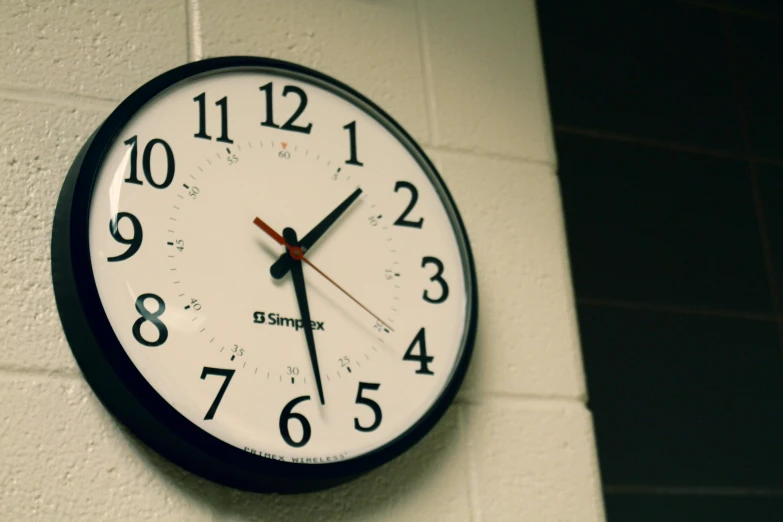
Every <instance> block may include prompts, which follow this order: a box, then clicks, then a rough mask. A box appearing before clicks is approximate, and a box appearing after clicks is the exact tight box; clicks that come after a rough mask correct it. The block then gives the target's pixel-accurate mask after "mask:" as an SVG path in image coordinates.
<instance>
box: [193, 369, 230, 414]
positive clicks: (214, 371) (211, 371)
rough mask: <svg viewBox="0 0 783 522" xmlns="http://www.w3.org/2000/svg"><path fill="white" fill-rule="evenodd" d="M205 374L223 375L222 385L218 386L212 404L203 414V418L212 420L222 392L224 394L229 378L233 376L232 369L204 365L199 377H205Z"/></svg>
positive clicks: (221, 398)
mask: <svg viewBox="0 0 783 522" xmlns="http://www.w3.org/2000/svg"><path fill="white" fill-rule="evenodd" d="M207 375H219V376H220V377H223V385H222V386H221V387H220V390H218V393H217V396H216V397H215V400H214V401H212V406H210V407H209V411H207V414H206V415H205V416H204V420H212V419H214V418H215V412H217V409H218V406H220V401H221V400H223V394H225V393H226V390H227V389H228V383H230V382H231V378H232V377H233V376H234V370H228V369H223V368H209V367H208V366H204V370H202V372H201V379H202V380H203V379H206V378H207Z"/></svg>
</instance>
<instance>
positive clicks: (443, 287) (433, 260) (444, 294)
mask: <svg viewBox="0 0 783 522" xmlns="http://www.w3.org/2000/svg"><path fill="white" fill-rule="evenodd" d="M429 264H433V265H435V266H436V267H437V269H438V271H437V272H436V273H435V275H434V276H432V277H430V281H437V282H438V284H439V285H440V296H438V297H436V298H434V299H433V298H432V297H430V294H429V292H428V291H427V290H424V294H423V295H422V298H423V299H424V300H425V301H427V302H428V303H433V304H438V303H442V302H443V301H445V300H446V298H448V297H449V285H448V283H446V280H445V279H443V278H442V277H441V276H442V275H443V263H442V262H441V260H440V259H438V258H437V257H430V256H427V257H425V258H423V259H422V260H421V267H422V268H424V267H425V266H427V265H429Z"/></svg>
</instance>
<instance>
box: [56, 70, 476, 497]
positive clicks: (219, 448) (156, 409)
mask: <svg viewBox="0 0 783 522" xmlns="http://www.w3.org/2000/svg"><path fill="white" fill-rule="evenodd" d="M237 68H251V69H258V68H262V69H267V70H269V69H272V70H277V71H280V73H281V74H283V75H288V76H291V75H294V76H298V77H300V79H304V80H305V81H313V82H314V83H317V84H318V85H319V86H324V85H326V86H328V87H329V88H330V90H331V91H332V92H334V93H336V94H338V95H341V96H343V97H344V98H346V99H347V100H348V101H350V102H351V103H353V104H354V105H357V106H359V107H360V108H361V109H362V110H364V111H365V112H366V113H368V114H369V115H370V116H371V117H373V118H374V119H376V120H377V121H378V122H379V123H381V124H382V125H383V126H384V127H385V128H387V129H388V130H389V131H391V132H392V133H393V134H394V135H395V136H396V137H397V138H398V140H399V141H400V142H401V143H402V145H403V146H405V147H406V149H407V150H408V151H409V152H410V153H411V154H412V155H413V156H414V157H415V158H416V159H417V161H418V162H419V164H420V165H421V166H422V169H423V170H424V172H425V173H426V174H427V176H428V177H429V178H430V181H431V182H432V183H433V185H434V187H435V188H436V190H437V192H438V194H439V196H440V198H441V200H442V202H443V204H444V207H445V209H446V211H447V212H448V213H449V218H450V220H451V223H452V226H453V228H454V231H455V235H456V236H457V240H458V242H459V243H460V251H461V255H462V261H463V265H464V267H465V274H464V275H465V287H466V291H467V308H468V310H467V312H468V313H467V320H468V324H467V327H466V329H465V335H464V336H463V342H462V348H461V354H460V356H459V359H458V361H457V363H456V365H455V367H454V369H453V371H452V374H451V377H450V379H449V380H448V382H447V384H446V386H445V387H444V389H443V390H442V392H441V394H440V396H439V397H438V399H437V400H436V401H435V402H434V403H433V405H432V406H431V407H430V409H429V410H428V411H427V412H426V413H425V414H424V415H423V416H422V417H421V418H420V419H419V420H418V421H417V422H416V423H415V424H414V425H413V426H411V427H410V428H409V429H408V430H407V431H406V432H404V433H403V434H402V435H400V436H399V437H397V438H396V439H394V440H392V441H390V442H389V443H387V444H385V445H384V446H381V447H380V448H377V449H376V450H373V451H372V452H369V453H366V454H364V455H361V456H359V457H354V458H352V459H350V460H346V461H341V462H335V463H327V464H298V463H296V464H294V463H289V462H280V461H275V460H272V459H268V458H265V457H262V456H258V455H254V454H251V453H248V452H246V451H243V450H241V449H239V448H237V447H235V446H232V445H230V444H228V443H226V442H223V441H222V440H220V439H217V438H216V437H214V436H213V435H210V434H209V433H207V432H206V431H204V430H202V429H201V428H200V427H198V426H197V425H195V424H193V423H192V422H191V421H189V420H188V419H187V418H185V417H184V416H183V415H182V414H180V413H179V412H178V411H177V410H176V409H174V408H173V407H172V406H171V405H169V404H168V402H166V400H165V399H163V397H161V396H160V395H159V394H158V393H157V391H155V389H154V388H153V387H152V385H150V384H149V383H148V382H147V380H146V379H145V378H144V377H143V376H142V375H141V373H140V372H139V370H138V369H137V368H136V367H135V365H134V364H133V363H132V362H131V360H130V358H129V357H128V355H127V354H126V352H125V350H124V349H123V348H122V346H121V344H120V342H119V340H118V339H117V337H116V335H115V334H114V330H113V328H112V327H111V325H110V323H109V319H108V317H107V316H106V313H105V311H104V309H103V305H102V303H101V300H100V297H99V294H98V289H97V286H96V284H95V279H94V276H93V271H92V265H91V261H90V250H89V241H88V237H89V235H88V219H89V209H90V203H91V199H92V190H93V187H94V184H95V179H96V177H97V175H98V173H99V169H100V166H101V164H102V162H103V160H104V157H105V155H106V153H107V152H108V150H109V147H110V146H111V145H112V144H113V142H114V141H115V139H116V137H117V136H118V135H119V133H120V132H121V131H122V129H123V127H124V126H125V125H126V123H127V122H128V121H129V120H130V119H131V118H132V117H133V116H134V115H135V114H136V113H137V112H138V111H139V110H140V109H141V108H143V107H144V106H145V105H146V104H147V103H148V102H150V101H151V100H152V99H153V98H155V97H156V96H158V95H159V94H161V93H162V92H163V91H165V90H166V89H168V88H170V87H172V86H174V85H175V84H178V83H179V82H182V81H186V80H188V79H190V78H193V77H195V76H199V75H202V74H206V73H214V72H215V71H217V70H220V69H226V70H228V71H230V70H236V69H237ZM357 102H358V103H357ZM51 247H52V251H51V254H52V278H53V284H54V291H55V298H56V302H57V308H58V311H59V314H60V318H61V322H62V324H63V329H64V331H65V334H66V338H67V339H68V342H69V345H70V346H71V350H72V352H73V354H74V357H75V359H76V361H77V363H78V365H79V367H80V369H81V371H82V373H83V375H84V377H85V380H87V382H88V383H89V385H90V386H91V388H92V389H93V391H94V392H95V394H96V395H97V396H98V398H99V399H100V401H101V402H102V403H103V405H104V406H105V407H106V408H107V409H108V410H109V411H110V412H111V413H112V414H113V415H114V417H116V418H117V419H118V420H119V421H120V422H121V423H122V424H124V425H125V426H126V427H128V428H129V429H130V431H131V432H132V433H133V434H134V435H135V436H137V437H138V438H139V439H141V440H142V441H143V442H144V443H145V444H146V445H147V446H149V447H150V448H152V449H153V450H155V451H156V452H157V453H159V454H161V455H162V456H164V457H165V458H167V459H168V460H170V461H172V462H174V463H175V464H177V465H178V466H180V467H182V468H184V469H187V470H189V471H191V472H193V473H195V474H197V475H200V476H203V477H204V478H207V479H209V480H212V481H215V482H218V483H221V484H224V485H227V486H230V487H234V488H238V489H243V490H250V491H259V492H282V493H294V492H306V491H314V490H319V489H323V488H326V487H331V486H334V485H337V484H340V483H342V482H345V481H348V480H351V479H353V478H355V477H357V476H359V475H361V474H364V473H366V472H367V471H370V470H372V469H374V468H377V467H378V466H381V465H382V464H384V463H386V462H388V461H390V460H392V459H394V458H396V457H397V456H399V455H400V454H402V453H403V452H405V451H406V450H408V449H409V448H410V447H411V446H413V445H414V444H416V443H417V442H418V441H419V440H421V439H422V438H423V437H424V436H425V435H426V434H427V433H428V432H429V431H430V430H431V429H432V428H433V427H434V426H435V424H436V423H437V422H438V421H439V420H440V419H441V417H442V416H443V414H444V413H445V412H446V410H447V409H448V407H449V406H450V405H451V403H452V402H453V400H454V397H455V395H456V393H457V390H458V389H459V387H460V385H461V383H462V381H463V378H464V376H465V372H466V371H467V368H468V365H469V363H470V360H471V357H472V352H473V346H474V342H475V336H476V327H477V318H478V292H477V282H476V273H475V266H474V262H473V256H472V252H471V249H470V244H469V241H468V236H467V232H466V230H465V227H464V224H463V222H462V219H461V217H460V215H459V213H458V211H457V208H456V205H455V203H454V201H453V199H452V197H451V194H450V193H449V191H448V189H447V188H446V186H445V184H444V183H443V180H442V179H441V177H440V175H439V173H438V172H437V170H436V168H435V166H434V165H433V164H432V162H431V161H430V160H429V158H428V157H427V156H426V154H425V153H424V152H423V151H422V150H421V148H420V147H419V146H418V144H417V143H416V142H415V141H414V140H413V139H412V138H411V137H410V136H409V135H408V134H407V133H406V131H405V130H404V129H403V128H402V127H401V126H400V125H399V124H398V123H397V122H396V121H394V120H393V119H392V118H391V117H390V116H389V115H388V114H386V113H385V112H384V111H383V110H382V109H381V108H380V107H378V106H377V105H375V104H374V103H373V102H372V101H370V100H369V99H367V98H366V97H364V96H363V95H361V94H360V93H358V92H357V91H355V90H354V89H352V88H351V87H349V86H347V85H345V84H343V83H341V82H339V81H338V80H336V79H334V78H331V77H330V76H327V75H325V74H323V73H320V72H317V71H315V70H312V69H309V68H306V67H303V66H301V65H297V64H293V63H289V62H285V61H281V60H275V59H270V58H260V57H252V56H229V57H221V58H210V59H206V60H202V61H198V62H193V63H188V64H185V65H182V66H179V67H177V68H175V69H172V70H170V71H168V72H165V73H163V74H161V75H159V76H157V77H156V78H154V79H152V80H150V81H149V82H147V83H146V84H144V85H143V86H141V87H140V88H139V89H137V90H136V91H135V92H134V93H132V94H131V95H130V96H128V97H127V98H126V99H125V100H124V101H123V102H122V103H120V105H119V106H118V107H117V108H116V109H115V110H114V111H113V112H112V113H111V115H109V116H108V117H107V118H106V120H105V121H104V122H103V123H102V124H101V125H100V126H99V127H98V129H97V130H96V131H95V133H94V134H93V135H92V136H91V137H90V138H89V139H88V140H87V142H86V143H85V144H84V146H83V147H82V149H81V151H80V152H79V154H78V156H77V157H76V159H75V160H74V162H73V164H72V166H71V168H70V170H69V172H68V175H67V176H66V179H65V181H64V183H63V187H62V189H61V192H60V196H59V199H58V203H57V208H56V210H55V217H54V223H53V229H52V245H51Z"/></svg>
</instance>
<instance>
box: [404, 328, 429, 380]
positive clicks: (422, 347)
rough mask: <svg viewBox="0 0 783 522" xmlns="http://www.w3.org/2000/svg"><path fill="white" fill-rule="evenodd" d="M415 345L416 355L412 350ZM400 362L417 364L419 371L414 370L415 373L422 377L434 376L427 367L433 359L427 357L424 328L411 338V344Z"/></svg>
mask: <svg viewBox="0 0 783 522" xmlns="http://www.w3.org/2000/svg"><path fill="white" fill-rule="evenodd" d="M417 344H418V345H419V354H418V355H416V354H414V353H413V349H414V348H415V347H416V345H417ZM402 360H403V361H414V362H417V363H419V369H418V370H416V373H421V374H424V375H435V374H434V373H433V372H432V370H430V367H429V364H430V363H431V362H432V361H433V360H435V357H432V356H431V355H427V341H426V338H425V336H424V328H422V329H420V330H419V333H417V334H416V337H414V338H413V342H412V343H411V345H410V346H408V350H407V351H406V352H405V355H404V356H403V357H402Z"/></svg>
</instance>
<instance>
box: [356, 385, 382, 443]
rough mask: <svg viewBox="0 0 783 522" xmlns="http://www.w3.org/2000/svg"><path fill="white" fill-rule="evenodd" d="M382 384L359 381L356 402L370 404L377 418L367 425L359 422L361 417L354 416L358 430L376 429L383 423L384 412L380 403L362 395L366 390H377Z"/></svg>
mask: <svg viewBox="0 0 783 522" xmlns="http://www.w3.org/2000/svg"><path fill="white" fill-rule="evenodd" d="M380 387H381V385H380V384H372V383H369V382H360V383H359V391H358V392H357V393H356V404H364V405H366V406H369V407H370V409H371V410H372V412H373V413H374V414H375V420H374V421H373V423H372V424H370V425H369V426H367V427H364V426H362V425H361V424H359V419H358V418H357V417H354V419H353V427H354V428H356V430H357V431H364V432H368V431H375V430H376V429H377V428H378V426H380V425H381V419H382V418H383V414H382V413H381V407H380V406H378V403H377V402H375V401H374V400H372V399H368V398H367V397H362V392H363V391H364V390H377V389H378V388H380Z"/></svg>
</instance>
